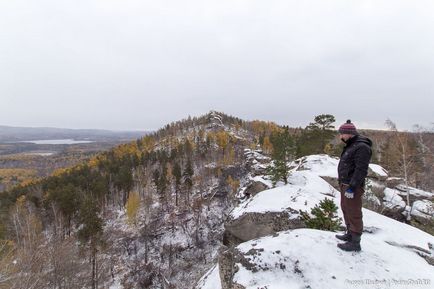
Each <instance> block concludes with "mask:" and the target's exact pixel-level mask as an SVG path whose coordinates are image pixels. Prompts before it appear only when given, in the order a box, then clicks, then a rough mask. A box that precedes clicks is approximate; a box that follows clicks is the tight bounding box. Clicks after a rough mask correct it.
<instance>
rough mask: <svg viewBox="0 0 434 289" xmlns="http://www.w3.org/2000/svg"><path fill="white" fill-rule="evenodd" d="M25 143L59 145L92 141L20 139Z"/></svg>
mask: <svg viewBox="0 0 434 289" xmlns="http://www.w3.org/2000/svg"><path fill="white" fill-rule="evenodd" d="M21 142H25V143H33V144H38V145H61V144H80V143H92V142H94V141H91V140H73V139H44V140H29V141H21Z"/></svg>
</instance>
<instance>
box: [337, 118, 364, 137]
mask: <svg viewBox="0 0 434 289" xmlns="http://www.w3.org/2000/svg"><path fill="white" fill-rule="evenodd" d="M338 131H339V133H340V134H352V135H358V134H359V133H358V132H357V130H356V127H355V126H354V124H352V123H351V120H350V119H349V120H347V122H346V123H344V124H343V125H341V126H340V127H339V130H338Z"/></svg>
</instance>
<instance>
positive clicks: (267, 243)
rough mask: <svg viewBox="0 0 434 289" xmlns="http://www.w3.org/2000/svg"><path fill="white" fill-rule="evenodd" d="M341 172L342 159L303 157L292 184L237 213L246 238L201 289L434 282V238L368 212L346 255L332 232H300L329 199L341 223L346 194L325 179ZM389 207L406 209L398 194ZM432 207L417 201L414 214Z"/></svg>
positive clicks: (224, 255)
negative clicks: (355, 249)
mask: <svg viewBox="0 0 434 289" xmlns="http://www.w3.org/2000/svg"><path fill="white" fill-rule="evenodd" d="M336 166H337V160H336V159H333V158H330V157H328V156H324V155H319V156H310V157H306V158H303V159H301V160H299V162H298V165H297V166H294V169H293V170H292V173H291V175H290V177H289V178H288V184H287V185H283V184H280V186H278V187H276V188H273V189H268V190H265V191H262V192H259V193H257V194H256V195H255V196H253V197H252V198H250V199H247V200H245V201H244V202H242V203H241V204H240V205H239V206H238V207H236V208H235V209H234V210H233V211H232V212H231V214H230V216H229V220H228V221H227V225H228V224H229V227H230V226H232V228H231V229H232V231H231V233H232V234H235V235H236V234H237V233H239V232H241V233H240V234H239V235H241V236H242V238H239V239H238V241H239V242H238V243H235V244H236V247H229V248H227V247H223V248H222V249H221V251H220V255H219V264H218V266H215V267H214V268H212V269H211V270H210V271H209V272H208V273H207V275H206V276H204V278H202V280H201V282H200V283H199V284H198V286H197V287H196V288H197V289H205V288H216V289H217V288H218V289H220V288H223V289H229V288H252V289H253V288H254V289H257V288H267V289H281V288H282V289H283V288H326V287H327V288H350V287H352V286H357V287H358V288H384V287H387V286H392V285H393V286H397V287H398V286H399V287H402V288H411V285H412V283H408V282H415V281H414V280H419V281H417V282H433V280H430V278H432V276H434V267H433V266H431V265H430V264H433V260H434V252H433V250H432V248H433V244H434V237H433V236H432V235H430V234H428V233H425V232H423V231H421V230H419V229H417V228H415V227H412V226H409V225H407V224H404V223H401V222H398V221H396V220H394V219H392V218H388V217H386V216H384V215H381V214H378V213H375V212H373V211H371V210H368V209H365V208H363V209H362V211H363V216H364V217H363V220H364V234H363V236H362V242H361V245H362V251H361V252H359V253H348V252H343V251H341V250H339V249H338V248H337V247H336V244H337V243H338V240H337V239H336V238H335V237H334V233H332V232H327V231H320V230H312V229H306V228H301V227H303V226H304V224H303V222H302V218H301V214H300V212H301V211H310V210H311V209H312V208H313V207H314V206H315V205H317V204H318V203H319V202H320V201H321V200H323V199H325V198H329V199H332V200H333V201H334V202H335V203H336V205H337V206H338V207H339V209H338V215H339V216H340V217H342V212H341V210H340V193H339V192H338V191H337V190H336V189H335V188H333V187H332V186H331V185H330V184H329V183H328V182H326V181H325V180H324V178H323V176H329V177H330V176H331V177H333V172H332V171H333V170H336V169H337V167H336ZM375 169H378V168H375ZM377 173H378V172H377ZM384 202H385V203H387V205H388V206H389V205H390V206H392V207H399V208H400V209H403V208H405V202H404V201H403V199H402V197H401V196H400V194H399V191H398V190H393V189H390V188H389V189H386V190H385V196H384ZM427 204H428V203H426V204H425V203H416V206H415V207H414V208H413V210H414V211H415V212H424V211H426V205H427ZM264 220H265V221H264ZM255 222H256V223H255ZM267 222H268V223H267ZM285 222H286V223H285ZM296 222H299V223H296ZM234 224H236V226H234ZM282 224H283V225H282ZM295 224H296V226H295ZM256 225H258V226H259V227H260V228H261V230H255V226H256ZM285 226H289V228H285ZM291 226H292V227H291ZM226 230H228V226H226ZM237 230H238V231H237ZM205 277H206V278H205ZM218 277H220V279H219V278H218ZM209 280H212V281H209ZM216 280H220V283H218V282H217V283H218V284H217V283H216ZM420 280H421V281H420ZM406 282H407V283H406ZM211 283H212V284H211ZM428 285H429V284H428ZM428 285H427V286H428ZM428 287H429V286H428ZM428 287H427V288H428Z"/></svg>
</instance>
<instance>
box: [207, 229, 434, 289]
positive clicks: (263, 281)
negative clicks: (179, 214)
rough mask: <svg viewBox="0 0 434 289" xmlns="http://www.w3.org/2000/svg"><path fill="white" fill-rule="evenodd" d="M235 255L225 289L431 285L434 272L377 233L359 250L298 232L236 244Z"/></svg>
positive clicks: (310, 232) (315, 234) (328, 237)
mask: <svg viewBox="0 0 434 289" xmlns="http://www.w3.org/2000/svg"><path fill="white" fill-rule="evenodd" d="M379 234H381V233H379ZM422 238H425V239H427V237H426V236H422ZM234 257H235V262H234V265H233V266H234V272H235V273H234V275H233V278H232V282H233V283H232V286H231V287H229V286H227V285H228V284H222V285H223V286H222V288H223V289H225V288H236V287H235V286H236V284H237V285H240V286H239V287H238V288H246V289H256V288H267V289H286V288H335V289H339V288H342V289H347V288H351V287H353V286H355V284H357V286H358V288H386V287H387V285H388V284H391V285H392V286H391V288H393V287H394V286H396V287H399V286H398V285H399V283H398V282H407V281H408V280H425V281H424V282H430V281H432V280H430V279H431V278H432V276H433V274H434V267H433V266H430V265H428V264H427V262H426V261H425V260H424V259H422V258H420V256H419V255H417V254H416V253H415V252H413V251H412V250H409V249H405V248H401V247H399V246H395V245H391V244H388V243H387V242H384V240H382V238H379V237H378V236H377V235H376V234H372V235H371V234H366V235H365V236H364V240H363V251H362V252H360V253H348V252H343V251H341V250H339V249H338V248H337V247H336V238H335V237H334V233H332V232H325V231H319V230H311V229H296V230H291V231H285V232H281V233H279V234H278V235H275V236H266V237H263V238H260V239H256V240H251V241H249V242H246V243H243V244H240V245H239V246H237V247H236V248H235V249H234ZM404 264H405V265H404ZM214 280H215V279H214ZM427 285H428V284H427ZM241 286H242V287H241ZM208 288H209V287H208ZM403 288H411V284H407V286H405V285H404V286H403Z"/></svg>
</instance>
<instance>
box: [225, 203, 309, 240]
mask: <svg viewBox="0 0 434 289" xmlns="http://www.w3.org/2000/svg"><path fill="white" fill-rule="evenodd" d="M294 213H297V212H294V211H291V209H288V211H283V212H264V213H259V212H251V213H246V214H243V215H242V216H241V217H239V218H236V219H232V220H229V221H228V222H227V223H226V224H225V234H224V235H225V237H224V244H225V245H237V244H239V243H242V242H246V241H249V240H252V239H256V238H259V237H263V236H267V235H270V234H273V233H276V232H280V231H285V230H289V229H295V228H302V227H304V226H305V225H304V222H303V220H302V219H301V218H291V217H290V216H292V215H293V214H294Z"/></svg>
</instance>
